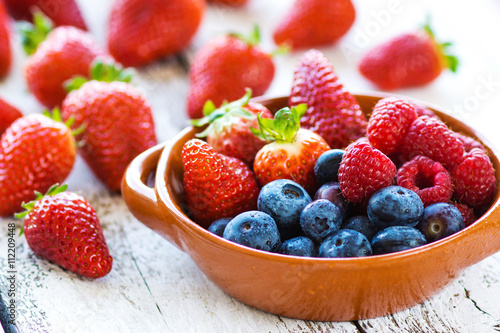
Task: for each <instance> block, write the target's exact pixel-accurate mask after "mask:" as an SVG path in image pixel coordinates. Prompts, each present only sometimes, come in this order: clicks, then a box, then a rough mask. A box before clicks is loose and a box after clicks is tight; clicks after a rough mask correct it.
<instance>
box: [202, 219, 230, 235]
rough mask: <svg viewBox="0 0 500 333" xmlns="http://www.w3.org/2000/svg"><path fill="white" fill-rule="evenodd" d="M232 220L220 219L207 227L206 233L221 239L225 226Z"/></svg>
mask: <svg viewBox="0 0 500 333" xmlns="http://www.w3.org/2000/svg"><path fill="white" fill-rule="evenodd" d="M232 219H233V218H232V217H223V218H221V219H218V220H216V221H214V222H213V223H212V224H211V225H210V226H209V227H208V231H210V232H213V233H214V234H216V235H218V236H221V237H222V236H223V235H224V229H226V225H227V224H228V223H229V221H231V220H232Z"/></svg>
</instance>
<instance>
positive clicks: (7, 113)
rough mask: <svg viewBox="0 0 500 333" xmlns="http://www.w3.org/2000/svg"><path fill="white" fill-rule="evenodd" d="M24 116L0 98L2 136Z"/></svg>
mask: <svg viewBox="0 0 500 333" xmlns="http://www.w3.org/2000/svg"><path fill="white" fill-rule="evenodd" d="M22 116H23V114H22V113H21V111H19V110H18V109H16V108H15V107H13V106H12V105H10V104H9V103H7V102H6V101H4V100H3V99H1V98H0V136H2V134H3V132H5V130H6V129H7V128H9V126H10V124H12V123H13V122H14V121H15V120H16V119H18V118H21V117H22Z"/></svg>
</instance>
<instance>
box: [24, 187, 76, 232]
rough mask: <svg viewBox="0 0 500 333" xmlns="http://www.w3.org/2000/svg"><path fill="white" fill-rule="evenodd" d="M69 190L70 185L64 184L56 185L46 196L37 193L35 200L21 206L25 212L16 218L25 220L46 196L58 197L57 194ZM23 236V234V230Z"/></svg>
mask: <svg viewBox="0 0 500 333" xmlns="http://www.w3.org/2000/svg"><path fill="white" fill-rule="evenodd" d="M67 189H68V185H66V184H64V185H59V184H54V185H52V186H51V187H50V188H49V190H48V191H47V193H46V194H45V195H43V194H42V193H40V192H38V191H35V195H36V198H35V200H33V201H30V202H26V203H23V204H22V205H21V206H22V207H23V208H24V209H25V210H24V211H22V212H19V213H17V214H15V215H14V217H15V218H17V219H20V218H24V217H25V216H26V215H28V213H29V212H31V211H32V210H33V208H35V204H36V203H37V201H40V200H41V199H42V198H43V197H44V196H49V195H56V194H59V193H62V192H64V191H66V190H67ZM21 234H22V230H21Z"/></svg>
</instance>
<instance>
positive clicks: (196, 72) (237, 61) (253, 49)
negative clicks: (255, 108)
mask: <svg viewBox="0 0 500 333" xmlns="http://www.w3.org/2000/svg"><path fill="white" fill-rule="evenodd" d="M258 43H259V32H258V29H257V28H255V30H254V32H253V35H252V36H251V37H250V38H248V39H246V40H244V39H243V37H241V36H235V35H229V36H226V37H222V38H217V39H215V40H213V41H211V42H209V43H207V44H206V45H204V46H203V47H202V48H201V49H200V50H199V51H198V53H197V54H196V56H195V57H194V59H193V62H192V64H191V68H190V71H189V79H190V82H191V86H190V88H189V92H188V102H187V111H188V115H189V117H190V118H192V119H196V118H201V117H202V116H203V113H202V111H203V105H205V102H206V101H208V100H211V101H212V102H213V103H214V104H215V105H220V104H222V102H223V101H225V100H229V101H233V100H235V99H238V98H240V97H241V96H242V95H243V94H244V93H245V89H246V88H250V89H252V91H253V94H254V96H260V95H262V94H263V93H264V92H265V91H266V90H267V88H269V85H270V84H271V81H272V80H273V77H274V63H273V60H272V58H271V55H269V54H267V53H265V52H263V51H262V50H261V49H260V48H259V47H258V46H257V44H258Z"/></svg>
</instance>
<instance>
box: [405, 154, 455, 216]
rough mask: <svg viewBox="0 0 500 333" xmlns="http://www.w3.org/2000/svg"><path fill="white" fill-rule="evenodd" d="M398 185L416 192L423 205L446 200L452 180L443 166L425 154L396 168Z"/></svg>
mask: <svg viewBox="0 0 500 333" xmlns="http://www.w3.org/2000/svg"><path fill="white" fill-rule="evenodd" d="M397 178H398V185H399V186H402V187H405V188H407V189H409V190H412V191H413V192H416V193H417V194H418V196H419V197H420V199H422V202H423V204H424V206H425V207H427V206H429V205H432V204H435V203H438V202H448V201H449V200H450V199H451V196H452V195H453V182H452V180H451V177H450V174H449V173H448V171H446V169H445V168H444V166H443V165H442V164H441V163H439V162H435V161H433V160H431V159H430V158H428V157H425V156H421V155H419V156H415V157H414V158H413V159H412V160H411V161H409V162H406V163H405V164H403V166H402V167H401V168H400V169H399V170H398V174H397Z"/></svg>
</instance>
